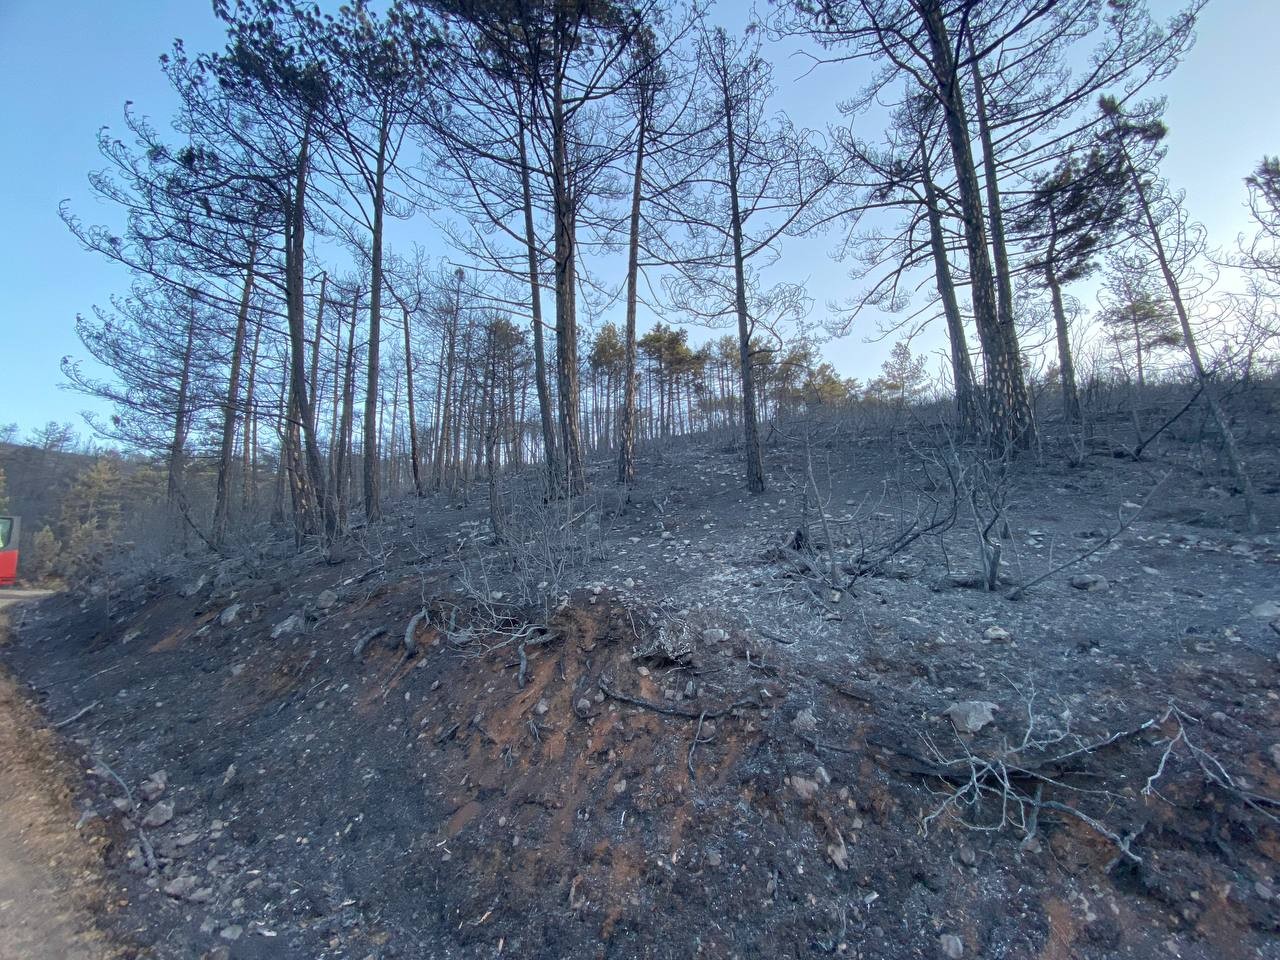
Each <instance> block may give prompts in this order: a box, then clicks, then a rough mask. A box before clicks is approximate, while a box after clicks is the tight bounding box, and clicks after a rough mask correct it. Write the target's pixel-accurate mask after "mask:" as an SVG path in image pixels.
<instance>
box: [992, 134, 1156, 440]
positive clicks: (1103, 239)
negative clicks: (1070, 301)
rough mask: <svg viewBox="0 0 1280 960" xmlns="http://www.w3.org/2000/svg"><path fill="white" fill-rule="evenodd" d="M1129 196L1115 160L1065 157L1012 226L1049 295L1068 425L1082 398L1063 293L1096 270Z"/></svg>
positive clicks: (1092, 154) (1077, 415) (1076, 416)
mask: <svg viewBox="0 0 1280 960" xmlns="http://www.w3.org/2000/svg"><path fill="white" fill-rule="evenodd" d="M1127 196H1128V191H1127V178H1126V176H1125V172H1124V170H1123V169H1122V168H1121V167H1120V165H1119V164H1117V163H1116V162H1115V158H1114V157H1109V156H1107V155H1105V154H1104V153H1102V152H1101V151H1098V150H1094V151H1092V152H1090V153H1089V155H1088V156H1087V157H1086V158H1084V159H1080V158H1078V157H1074V156H1072V157H1068V158H1067V159H1066V160H1064V161H1063V162H1062V163H1061V164H1059V165H1058V167H1056V168H1055V169H1054V170H1053V171H1052V172H1051V173H1049V174H1048V175H1046V176H1045V177H1043V178H1041V179H1040V180H1039V181H1038V182H1037V183H1036V184H1035V189H1034V191H1033V193H1032V194H1031V196H1030V198H1029V199H1028V201H1027V203H1026V204H1025V206H1024V209H1023V211H1022V213H1021V216H1020V217H1019V218H1018V219H1017V220H1016V221H1015V223H1014V230H1015V232H1016V235H1017V236H1019V237H1020V238H1021V239H1022V241H1023V243H1024V244H1025V245H1026V246H1027V247H1028V248H1029V249H1030V250H1031V259H1030V261H1029V264H1028V267H1029V269H1030V270H1032V271H1034V272H1035V273H1037V274H1039V277H1040V279H1041V280H1043V282H1044V285H1045V286H1046V287H1047V288H1048V291H1049V302H1050V306H1051V308H1052V312H1053V320H1054V332H1055V335H1056V338H1057V345H1058V373H1059V378H1060V380H1061V387H1062V409H1063V414H1064V416H1065V417H1066V419H1067V422H1068V423H1070V424H1079V423H1080V419H1081V413H1080V394H1079V390H1078V388H1077V385H1076V373H1075V363H1074V360H1073V358H1072V354H1071V332H1070V329H1069V326H1068V322H1067V321H1068V318H1067V311H1066V307H1065V305H1064V301H1063V292H1062V291H1063V287H1064V286H1066V285H1067V284H1070V283H1074V282H1075V281H1078V280H1082V279H1084V278H1085V277H1087V276H1089V275H1090V274H1091V273H1093V272H1094V270H1095V269H1096V268H1097V260H1096V257H1097V255H1098V253H1099V252H1100V251H1102V250H1104V249H1106V247H1107V246H1108V245H1109V244H1111V243H1112V242H1113V241H1114V238H1115V237H1116V235H1117V233H1118V228H1119V224H1120V223H1121V221H1122V219H1123V216H1124V213H1125V204H1126V200H1127ZM1138 369H1139V371H1141V361H1139V368H1138ZM1139 380H1141V374H1139Z"/></svg>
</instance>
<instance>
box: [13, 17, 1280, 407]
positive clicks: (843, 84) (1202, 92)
mask: <svg viewBox="0 0 1280 960" xmlns="http://www.w3.org/2000/svg"><path fill="white" fill-rule="evenodd" d="M741 6H742V5H740V4H737V3H732V2H723V7H724V9H723V11H722V14H721V15H722V16H723V18H724V19H725V20H726V21H732V20H734V19H737V14H738V13H739V11H740V9H741ZM1152 6H1153V8H1154V9H1155V10H1157V11H1158V12H1159V11H1166V12H1171V11H1172V10H1173V9H1174V8H1175V4H1174V3H1169V2H1160V0H1153V3H1152ZM179 36H181V37H182V38H183V39H184V40H185V41H186V43H187V46H188V48H189V49H191V50H203V49H209V48H212V47H214V46H216V45H218V44H219V43H220V41H221V39H222V32H221V29H220V27H219V25H218V24H217V23H216V22H215V21H214V19H213V16H212V13H211V12H210V8H209V5H208V4H207V3H205V2H203V0H147V2H144V0H116V2H113V3H109V4H108V3H103V2H102V0H60V2H50V0H0V90H3V91H4V96H3V98H0V131H4V139H5V148H4V149H3V150H0V183H3V184H4V185H5V186H4V189H3V193H0V223H3V225H4V229H3V231H2V232H0V289H2V290H3V299H2V300H0V343H3V354H4V357H5V363H4V373H3V383H4V390H3V391H0V424H3V423H9V422H14V421H16V422H17V423H18V424H19V425H20V426H21V428H22V429H23V431H24V432H25V431H27V430H29V429H31V428H33V427H35V426H37V425H40V424H43V423H45V422H47V421H49V420H62V421H65V420H72V421H75V422H77V424H78V423H79V415H78V414H79V411H80V410H83V409H85V408H86V407H87V406H89V403H88V401H86V399H85V398H83V397H80V396H78V395H76V394H73V393H70V392H68V391H66V390H62V389H59V384H60V383H61V382H62V375H61V372H60V370H59V363H60V361H61V358H62V357H63V356H65V355H72V356H80V357H82V356H83V355H84V351H83V348H81V346H80V344H79V341H78V340H77V339H76V335H75V330H74V321H75V316H76V314H77V313H88V312H89V311H90V309H91V307H92V306H93V304H95V303H99V304H101V303H106V302H107V300H108V299H109V297H110V296H111V295H112V294H114V293H121V292H124V291H125V290H126V289H127V286H128V277H127V276H126V275H125V274H124V273H123V271H122V270H121V269H120V268H119V267H117V266H114V265H110V264H107V263H105V262H103V261H102V260H101V259H99V258H97V257H96V256H94V255H91V254H88V253H85V252H84V251H82V250H81V249H80V248H79V246H78V245H77V243H76V242H75V240H74V239H73V238H72V237H71V235H70V234H69V233H68V232H67V230H66V228H65V227H64V226H63V224H62V222H61V221H60V220H59V219H58V204H59V202H60V201H61V200H63V199H64V198H69V199H70V200H71V201H72V204H73V208H74V210H75V211H76V212H77V214H79V215H80V216H81V217H82V218H83V219H84V220H86V221H89V222H100V221H103V220H109V219H111V218H112V216H113V212H112V211H111V210H109V209H107V208H104V207H102V206H101V205H100V204H98V203H97V201H95V200H94V198H93V196H92V193H91V192H90V190H89V187H88V183H87V180H86V174H87V173H88V171H90V170H92V169H94V168H96V167H98V166H100V163H99V157H98V154H97V149H96V145H95V134H96V131H97V130H98V128H99V127H101V126H104V125H107V126H116V127H119V126H120V118H121V113H122V108H123V105H124V103H125V101H127V100H132V101H133V102H134V103H135V104H136V107H137V109H138V110H139V111H140V112H142V113H145V114H147V115H149V116H151V117H152V118H153V119H154V120H155V121H156V123H157V125H162V124H163V123H164V122H165V120H166V118H167V116H168V115H169V113H170V112H171V108H172V105H173V101H172V97H171V95H170V93H169V91H168V90H167V88H166V85H165V81H164V78H163V76H162V75H161V73H160V71H159V69H158V66H157V58H158V57H159V55H160V54H161V53H163V52H165V51H166V50H168V49H169V47H170V46H171V44H172V41H173V39H174V38H175V37H179ZM1278 36H1280V2H1277V0H1211V2H1210V3H1209V6H1208V8H1207V9H1206V10H1205V12H1204V14H1203V17H1202V21H1201V25H1200V29H1199V41H1198V43H1197V45H1196V48H1195V49H1194V50H1193V51H1192V53H1191V55H1190V56H1189V57H1188V58H1187V60H1186V62H1185V63H1184V64H1183V65H1182V66H1181V67H1180V68H1179V69H1178V71H1177V72H1176V73H1175V74H1174V76H1173V77H1172V78H1171V79H1170V80H1169V81H1167V82H1166V83H1165V84H1164V85H1163V87H1162V88H1161V89H1160V90H1159V91H1158V92H1160V93H1163V94H1165V95H1167V97H1168V99H1169V109H1168V113H1167V115H1166V119H1167V121H1168V123H1169V126H1170V129H1171V134H1170V138H1169V155H1168V160H1167V161H1166V164H1165V168H1164V170H1165V174H1166V175H1167V176H1168V177H1169V178H1170V179H1171V180H1172V181H1173V182H1174V183H1175V184H1176V185H1178V186H1180V187H1182V188H1184V189H1185V190H1186V191H1187V195H1188V201H1189V205H1190V209H1191V212H1192V214H1193V216H1195V217H1196V218H1197V219H1199V220H1201V221H1203V222H1204V223H1205V225H1206V226H1207V227H1208V228H1209V232H1210V236H1211V237H1212V239H1213V241H1214V242H1215V243H1220V244H1229V243H1231V242H1232V241H1233V240H1234V238H1235V236H1236V234H1238V233H1239V232H1241V231H1243V230H1245V229H1246V228H1247V217H1246V211H1245V207H1244V200H1245V192H1244V187H1243V184H1242V179H1243V177H1244V176H1245V175H1247V174H1248V173H1249V172H1250V171H1251V170H1252V169H1253V167H1254V166H1255V165H1256V164H1257V162H1258V160H1259V159H1260V158H1261V156H1262V155H1263V154H1264V153H1270V154H1277V153H1280V123H1278V122H1277V120H1278V118H1280V114H1278V113H1277V110H1276V107H1275V103H1274V95H1275V93H1274V91H1275V80H1274V77H1275V57H1276V53H1275V49H1274V47H1275V39H1276V37H1278ZM791 46H794V44H792V45H786V44H784V45H782V46H781V47H780V48H779V49H778V50H777V51H776V53H777V54H778V55H779V57H780V59H779V60H778V63H777V67H776V69H775V79H776V80H777V82H778V86H779V88H780V95H779V105H780V106H784V107H788V108H790V109H794V110H795V111H796V112H797V113H799V114H801V120H802V121H804V122H809V123H815V122H818V120H819V119H820V118H821V114H815V112H814V110H813V106H814V104H820V103H823V102H825V101H826V100H827V99H828V98H830V97H831V96H832V91H833V90H845V91H849V90H852V89H854V88H855V87H856V85H857V82H856V78H855V77H843V76H840V75H839V73H838V71H839V70H840V69H843V68H835V67H832V68H827V69H826V70H824V71H819V72H818V73H816V74H814V75H812V76H810V77H808V78H806V79H804V80H797V77H798V75H799V74H800V73H801V72H802V71H803V70H804V65H803V64H802V62H801V61H799V60H798V59H794V58H787V57H785V56H783V55H785V54H786V53H788V52H789V50H790V47H791ZM424 229H425V227H424ZM826 248H827V243H826V242H825V241H821V240H819V241H809V242H806V243H804V244H802V245H795V246H792V247H787V248H784V255H783V259H782V260H781V262H780V264H779V267H778V269H779V271H781V272H782V273H785V274H787V275H788V278H789V279H797V280H807V281H808V282H809V284H810V287H811V293H812V294H813V296H814V297H815V299H816V301H817V311H818V312H821V310H822V305H823V303H824V302H825V301H826V300H827V299H830V298H834V297H838V296H839V295H840V291H841V289H842V288H843V286H844V285H845V281H844V279H843V276H844V268H843V267H842V266H841V265H839V264H834V263H831V262H829V261H828V260H826V259H825V258H824V257H823V255H822V252H823V251H824V250H825V249H826ZM793 265H795V266H794V267H793ZM873 333H874V330H872V329H870V326H869V325H864V326H863V327H862V328H859V329H858V330H855V331H854V333H852V334H851V335H850V336H849V337H846V338H844V339H842V340H840V341H837V342H834V343H831V344H828V346H827V353H828V355H829V357H830V358H831V359H832V360H833V361H834V362H835V363H836V364H837V366H838V367H840V368H841V370H842V372H844V373H846V374H848V375H853V376H858V377H860V378H863V379H865V378H867V377H869V376H872V375H874V374H875V373H876V371H877V369H878V367H879V364H880V362H881V360H882V359H883V358H884V356H885V355H887V352H888V346H889V344H887V343H873V344H868V343H866V342H865V339H864V338H865V337H866V336H867V335H869V334H873ZM924 346H925V347H928V346H931V344H930V343H928V342H925V343H924Z"/></svg>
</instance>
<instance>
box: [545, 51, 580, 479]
mask: <svg viewBox="0 0 1280 960" xmlns="http://www.w3.org/2000/svg"><path fill="white" fill-rule="evenodd" d="M563 85H564V78H563V77H562V76H560V75H559V73H557V75H556V78H555V80H554V93H553V96H552V125H551V132H552V150H551V153H552V160H551V167H552V187H553V194H554V198H553V206H554V220H555V246H554V259H555V272H556V275H555V299H556V387H557V393H558V397H557V399H558V400H559V403H560V439H561V443H562V447H563V450H564V471H565V483H566V490H567V492H568V494H569V495H570V496H572V497H576V496H581V495H582V494H583V493H584V492H585V491H586V486H587V481H586V474H585V473H584V471H583V466H582V437H581V429H580V426H579V413H578V406H579V399H580V398H579V396H578V317H577V236H576V234H577V211H576V210H575V203H576V198H575V197H574V188H573V184H572V183H571V182H570V177H569V173H570V171H569V147H568V130H567V120H566V118H565V114H564V90H563Z"/></svg>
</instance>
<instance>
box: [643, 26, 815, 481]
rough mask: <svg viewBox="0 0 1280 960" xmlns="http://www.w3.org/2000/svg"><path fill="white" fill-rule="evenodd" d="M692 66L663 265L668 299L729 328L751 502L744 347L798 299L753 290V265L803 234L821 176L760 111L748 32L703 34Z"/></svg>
mask: <svg viewBox="0 0 1280 960" xmlns="http://www.w3.org/2000/svg"><path fill="white" fill-rule="evenodd" d="M698 57H699V63H700V67H701V73H702V77H703V83H704V86H703V88H702V89H701V90H700V91H699V100H698V103H697V113H696V116H695V117H694V120H693V122H694V123H695V125H696V126H697V128H698V129H699V130H700V131H701V135H700V136H698V137H696V138H693V139H691V140H690V141H689V142H688V143H686V144H683V145H681V146H680V148H679V149H678V150H676V151H674V153H675V157H674V158H673V159H672V160H670V161H669V162H672V163H683V164H685V165H687V166H688V168H689V170H690V173H689V174H688V176H687V177H686V178H684V180H683V182H684V184H685V185H686V187H692V188H696V190H697V192H696V193H693V192H690V191H689V190H687V189H686V190H681V191H673V192H672V193H671V194H669V195H667V196H666V197H664V198H663V201H662V204H663V210H662V212H661V214H660V216H661V217H662V219H664V220H665V221H667V222H668V223H670V224H671V225H673V226H682V227H684V228H685V229H686V230H687V231H688V233H689V236H690V242H689V243H688V245H687V246H686V247H684V248H683V249H681V250H680V253H681V254H682V255H681V256H679V257H673V258H672V259H673V260H678V262H679V265H680V269H681V277H680V279H679V281H676V282H673V283H671V284H669V285H668V290H669V292H670V293H671V294H672V296H673V299H675V301H676V303H677V304H678V305H680V306H682V307H685V308H686V309H689V310H692V311H693V312H694V313H695V314H697V315H698V316H700V317H703V318H704V319H707V320H711V321H716V320H718V319H719V318H731V319H732V322H733V323H735V324H736V326H737V332H738V368H739V376H740V381H741V401H742V430H743V444H744V457H745V467H746V481H747V489H748V490H749V491H751V492H752V493H761V492H763V491H764V489H765V478H764V458H763V453H762V446H761V440H760V426H759V420H760V418H759V415H758V410H757V390H756V384H755V370H754V367H755V362H754V357H753V353H752V342H753V338H754V337H755V335H756V333H757V329H758V328H760V327H761V325H762V324H767V323H768V322H769V316H770V314H773V315H774V316H775V317H777V316H782V315H784V314H787V313H794V312H795V311H796V310H797V309H800V305H801V302H802V301H803V300H804V296H803V291H801V290H799V289H797V288H796V287H795V285H777V286H775V287H773V288H771V289H769V290H763V289H761V287H760V281H759V274H758V266H759V264H761V263H767V262H768V261H770V260H772V259H774V258H776V256H777V242H778V240H779V239H780V238H781V237H782V236H783V235H784V234H786V233H788V232H794V231H795V230H797V229H799V228H800V227H801V226H802V225H803V220H802V217H803V215H804V214H805V212H806V210H807V209H808V208H809V207H810V206H811V205H812V204H813V202H814V201H815V199H816V198H817V197H818V196H819V195H820V194H821V192H822V191H823V190H824V189H825V188H826V186H827V184H828V183H829V182H830V179H831V175H830V172H829V171H828V169H827V168H826V165H825V164H824V163H823V162H822V158H821V156H820V154H819V153H818V151H817V150H816V148H815V146H814V143H813V141H812V139H811V138H810V136H809V135H808V134H807V133H806V132H805V131H801V130H797V129H796V128H795V127H793V126H792V125H791V123H790V122H789V121H788V120H787V119H786V118H785V117H784V116H781V115H778V114H774V113H771V112H769V110H768V100H769V98H770V96H771V95H772V93H773V81H772V76H771V71H770V68H769V65H768V64H767V63H766V62H765V60H764V58H763V57H762V55H761V52H760V43H759V40H758V38H756V37H755V36H754V35H753V34H752V33H751V32H750V31H749V32H748V35H747V37H746V38H745V39H744V40H741V41H737V42H735V41H733V40H731V39H730V38H729V35H728V34H727V33H726V32H725V31H724V30H723V29H714V30H712V29H708V30H704V31H702V33H701V34H700V35H699V39H698ZM670 179H671V180H672V181H673V182H674V181H678V180H679V179H680V178H677V177H672V178H670Z"/></svg>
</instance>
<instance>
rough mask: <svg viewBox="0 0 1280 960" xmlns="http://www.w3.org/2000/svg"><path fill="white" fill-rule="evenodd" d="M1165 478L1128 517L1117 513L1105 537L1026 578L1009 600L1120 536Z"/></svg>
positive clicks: (1010, 592) (1166, 476)
mask: <svg viewBox="0 0 1280 960" xmlns="http://www.w3.org/2000/svg"><path fill="white" fill-rule="evenodd" d="M1167 479H1169V474H1167V473H1166V474H1165V475H1164V476H1162V477H1161V478H1160V479H1159V480H1157V481H1156V483H1155V485H1154V486H1153V487H1152V488H1151V489H1150V490H1148V491H1147V495H1146V496H1145V497H1143V498H1142V503H1140V504H1138V509H1137V510H1134V511H1133V513H1131V514H1129V516H1128V517H1125V516H1124V515H1123V514H1117V525H1116V528H1115V529H1114V530H1112V531H1111V532H1110V533H1108V534H1107V535H1106V537H1104V538H1103V539H1102V540H1100V541H1098V542H1097V543H1095V544H1094V545H1093V546H1092V547H1090V548H1089V549H1088V550H1085V551H1084V552H1083V553H1078V554H1076V555H1075V556H1074V557H1072V558H1071V559H1070V560H1067V561H1065V562H1063V563H1060V564H1058V565H1057V566H1056V567H1054V568H1053V569H1051V570H1049V571H1047V572H1045V573H1042V574H1041V575H1040V576H1038V577H1036V578H1034V579H1032V580H1028V581H1027V582H1026V583H1023V584H1020V585H1019V586H1016V587H1014V588H1013V589H1012V590H1010V591H1009V593H1008V594H1007V597H1008V598H1009V599H1010V600H1018V599H1020V598H1021V597H1022V595H1023V594H1024V593H1026V592H1027V591H1028V590H1030V589H1031V588H1032V587H1034V586H1037V585H1039V584H1041V583H1044V582H1045V581H1046V580H1048V579H1049V578H1050V577H1053V576H1056V575H1057V574H1059V573H1061V572H1062V571H1063V570H1065V569H1067V567H1070V566H1074V565H1075V564H1077V563H1079V562H1080V561H1081V560H1086V559H1088V558H1089V557H1091V556H1093V555H1094V554H1095V553H1097V552H1098V551H1099V550H1101V549H1102V548H1103V547H1105V546H1107V545H1108V544H1110V543H1112V542H1113V541H1114V540H1115V539H1116V537H1118V536H1120V534H1122V533H1124V532H1125V531H1126V530H1128V529H1129V527H1130V526H1132V525H1133V522H1134V521H1135V520H1137V519H1138V517H1140V516H1141V515H1142V511H1143V510H1145V509H1146V507H1147V504H1148V503H1150V502H1151V498H1152V497H1153V496H1154V495H1155V492H1156V491H1157V490H1159V489H1160V486H1161V485H1162V484H1163V483H1164V482H1165V480H1167Z"/></svg>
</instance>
